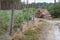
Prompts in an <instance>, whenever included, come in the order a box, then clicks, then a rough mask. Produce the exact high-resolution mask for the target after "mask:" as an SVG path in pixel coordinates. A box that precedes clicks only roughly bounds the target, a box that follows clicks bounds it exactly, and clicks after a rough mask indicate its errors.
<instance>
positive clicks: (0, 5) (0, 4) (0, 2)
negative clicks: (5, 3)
mask: <svg viewBox="0 0 60 40" xmlns="http://www.w3.org/2000/svg"><path fill="white" fill-rule="evenodd" d="M0 9H1V1H0Z"/></svg>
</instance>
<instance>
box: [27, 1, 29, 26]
mask: <svg viewBox="0 0 60 40" xmlns="http://www.w3.org/2000/svg"><path fill="white" fill-rule="evenodd" d="M28 25H29V8H28V0H27V27H28Z"/></svg>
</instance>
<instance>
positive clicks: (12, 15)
mask: <svg viewBox="0 0 60 40" xmlns="http://www.w3.org/2000/svg"><path fill="white" fill-rule="evenodd" d="M11 11H12V13H11V24H10V35H12V33H13V27H14V4H13V5H12V9H11Z"/></svg>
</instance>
